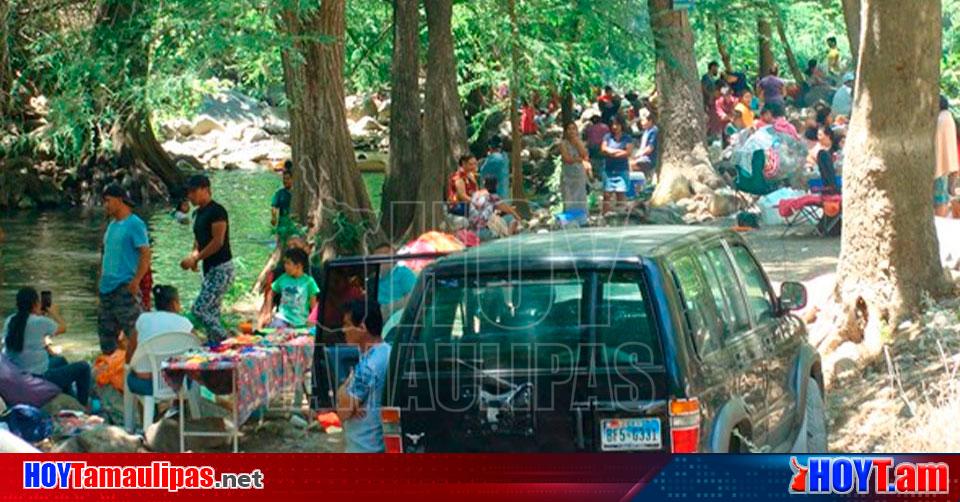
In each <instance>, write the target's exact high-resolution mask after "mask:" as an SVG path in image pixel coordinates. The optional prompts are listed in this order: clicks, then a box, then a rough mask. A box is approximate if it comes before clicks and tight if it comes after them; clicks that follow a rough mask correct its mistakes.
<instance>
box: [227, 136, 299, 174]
mask: <svg viewBox="0 0 960 502" xmlns="http://www.w3.org/2000/svg"><path fill="white" fill-rule="evenodd" d="M231 147H237V149H235V150H233V149H232V148H231V149H229V150H228V149H224V153H221V154H220V162H222V163H224V164H237V165H238V166H241V167H244V166H249V165H250V164H257V163H259V162H264V161H273V162H275V161H279V160H283V159H288V158H290V155H291V153H292V152H291V150H290V147H289V146H288V145H286V144H285V143H281V142H279V141H276V140H272V139H271V140H266V141H258V142H256V143H250V144H246V143H235V144H233V145H231Z"/></svg>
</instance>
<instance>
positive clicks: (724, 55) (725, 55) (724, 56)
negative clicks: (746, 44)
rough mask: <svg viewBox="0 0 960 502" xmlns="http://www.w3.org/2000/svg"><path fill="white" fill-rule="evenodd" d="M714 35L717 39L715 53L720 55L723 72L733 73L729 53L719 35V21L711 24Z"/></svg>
mask: <svg viewBox="0 0 960 502" xmlns="http://www.w3.org/2000/svg"><path fill="white" fill-rule="evenodd" d="M713 29H714V32H713V33H714V35H715V36H716V37H717V52H719V53H720V61H723V71H725V72H727V73H732V72H733V63H731V62H730V51H728V50H727V44H725V43H723V37H722V36H721V35H720V21H714V22H713Z"/></svg>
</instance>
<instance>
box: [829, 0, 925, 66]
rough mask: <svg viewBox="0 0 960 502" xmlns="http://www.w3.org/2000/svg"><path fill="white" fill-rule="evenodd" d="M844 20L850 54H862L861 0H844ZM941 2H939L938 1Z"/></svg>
mask: <svg viewBox="0 0 960 502" xmlns="http://www.w3.org/2000/svg"><path fill="white" fill-rule="evenodd" d="M841 3H842V4H843V21H844V23H845V24H846V25H847V39H848V40H849V41H850V54H851V55H852V56H853V57H854V58H856V57H857V55H858V54H860V29H861V27H862V25H863V24H862V23H861V20H860V0H842V2H841ZM937 3H939V2H937Z"/></svg>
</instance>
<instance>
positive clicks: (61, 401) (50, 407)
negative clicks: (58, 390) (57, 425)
mask: <svg viewBox="0 0 960 502" xmlns="http://www.w3.org/2000/svg"><path fill="white" fill-rule="evenodd" d="M41 409H42V410H43V411H45V412H47V413H48V414H49V415H50V416H51V417H52V416H56V415H57V414H58V413H60V412H61V411H65V410H71V411H84V410H85V409H86V408H85V407H84V406H83V405H82V404H80V401H77V400H76V399H74V398H73V396H71V395H69V394H59V395H57V397H55V398H53V399H51V400H50V401H49V402H48V403H47V404H45V405H43V407H42V408H41Z"/></svg>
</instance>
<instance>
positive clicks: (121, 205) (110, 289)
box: [97, 184, 150, 355]
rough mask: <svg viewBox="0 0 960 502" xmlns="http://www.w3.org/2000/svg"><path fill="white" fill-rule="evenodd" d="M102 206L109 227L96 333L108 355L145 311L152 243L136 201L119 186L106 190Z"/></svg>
mask: <svg viewBox="0 0 960 502" xmlns="http://www.w3.org/2000/svg"><path fill="white" fill-rule="evenodd" d="M103 206H104V208H105V209H106V211H107V216H109V217H110V224H109V225H107V231H106V232H105V233H104V235H103V263H102V265H101V268H100V287H99V289H100V305H99V310H98V313H97V334H98V336H99V338H100V350H101V352H103V353H104V354H108V355H109V354H112V353H113V352H114V351H115V350H117V338H118V337H119V335H120V332H121V331H123V332H124V333H126V334H127V335H130V334H131V333H133V329H134V326H135V324H136V322H137V317H139V316H140V312H141V311H142V307H141V297H140V281H141V280H143V276H144V275H146V274H147V271H149V270H150V240H149V238H148V237H147V225H146V224H145V223H144V222H143V220H141V219H140V217H139V216H137V215H135V214H133V210H132V209H131V208H132V207H133V202H132V201H131V200H130V197H129V196H128V195H127V193H126V192H125V191H124V190H123V188H121V187H120V185H116V184H111V185H108V186H107V187H106V189H104V191H103Z"/></svg>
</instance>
